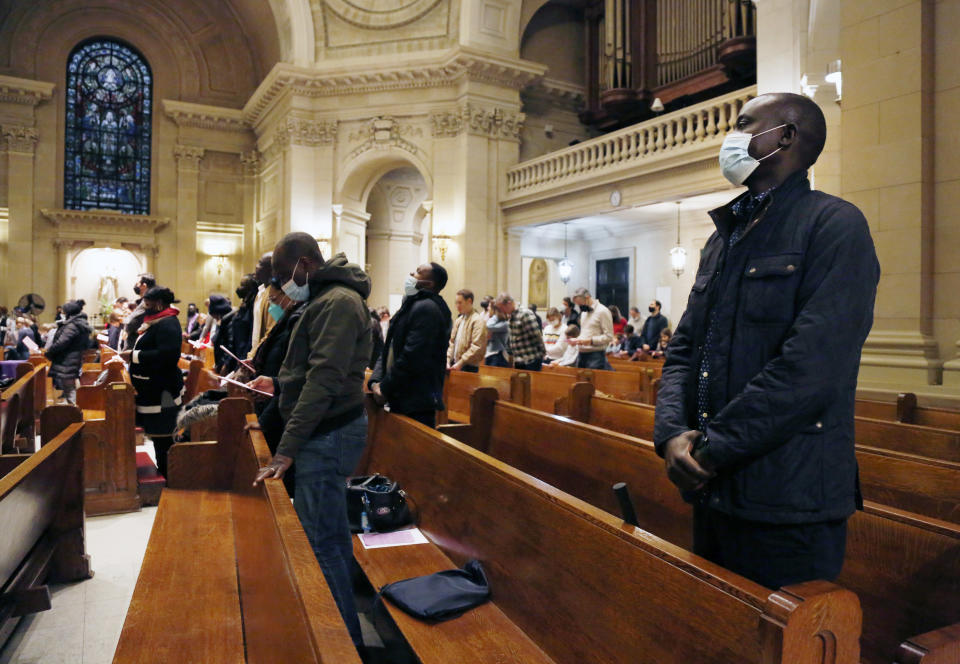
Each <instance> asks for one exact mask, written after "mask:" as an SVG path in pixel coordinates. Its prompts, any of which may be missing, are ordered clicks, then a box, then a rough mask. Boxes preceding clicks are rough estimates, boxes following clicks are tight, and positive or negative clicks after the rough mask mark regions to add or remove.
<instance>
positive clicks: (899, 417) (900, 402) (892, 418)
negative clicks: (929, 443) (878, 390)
mask: <svg viewBox="0 0 960 664" xmlns="http://www.w3.org/2000/svg"><path fill="white" fill-rule="evenodd" d="M856 407H857V415H858V416H859V417H868V418H871V419H875V420H887V421H889V422H902V423H904V424H917V425H920V426H925V427H932V428H934V429H947V430H949V431H960V410H951V409H949V408H934V407H930V406H920V405H919V404H918V403H917V395H916V394H914V393H912V392H904V393H902V394H899V395H897V400H896V401H895V402H894V401H889V402H888V401H873V400H870V399H857V406H856Z"/></svg>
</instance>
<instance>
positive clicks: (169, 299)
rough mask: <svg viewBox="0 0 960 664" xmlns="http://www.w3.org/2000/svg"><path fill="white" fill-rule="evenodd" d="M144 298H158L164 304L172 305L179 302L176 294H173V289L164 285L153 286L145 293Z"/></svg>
mask: <svg viewBox="0 0 960 664" xmlns="http://www.w3.org/2000/svg"><path fill="white" fill-rule="evenodd" d="M143 299H144V300H156V301H158V302H163V304H164V305H166V306H170V305H171V304H173V303H174V302H179V301H180V300H178V299H177V298H176V296H175V295H174V294H173V291H172V290H170V289H169V288H165V287H163V286H153V287H152V288H150V290H148V291H147V292H146V293H144V294H143Z"/></svg>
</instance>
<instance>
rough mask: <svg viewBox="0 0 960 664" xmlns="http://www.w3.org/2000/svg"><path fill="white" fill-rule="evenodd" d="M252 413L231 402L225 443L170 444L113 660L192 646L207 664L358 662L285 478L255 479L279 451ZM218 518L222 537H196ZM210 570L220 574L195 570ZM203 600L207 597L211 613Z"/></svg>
mask: <svg viewBox="0 0 960 664" xmlns="http://www.w3.org/2000/svg"><path fill="white" fill-rule="evenodd" d="M250 411H251V407H250V402H249V401H247V400H246V399H225V400H223V401H222V402H220V409H219V412H218V425H219V434H218V439H217V440H216V441H214V442H191V443H180V444H177V445H175V446H174V447H172V448H171V449H170V456H169V474H170V477H169V478H168V479H169V484H168V488H167V489H166V490H165V491H164V494H163V497H162V498H161V503H160V508H159V511H158V514H157V523H156V525H154V530H153V533H152V534H151V538H150V543H149V545H148V548H147V555H146V557H145V559H144V565H143V570H142V571H141V574H140V579H139V580H138V581H137V587H136V589H135V591H134V596H133V599H132V601H131V603H130V609H129V611H128V613H127V619H126V622H125V623H124V628H123V632H122V634H121V638H120V643H119V644H118V647H117V653H116V657H115V659H114V661H117V662H120V661H123V662H126V661H148V660H150V658H151V656H153V654H154V653H157V652H169V653H171V654H176V653H180V654H182V653H186V652H189V653H191V655H193V656H194V657H196V659H197V661H204V662H207V663H216V662H237V661H240V662H243V661H246V662H273V661H276V662H317V663H336V664H339V663H341V662H343V663H344V664H359V662H360V660H359V657H358V656H357V653H356V650H355V649H354V647H353V644H352V643H351V641H350V637H349V635H348V634H347V630H346V627H345V626H344V624H343V621H342V620H341V619H340V614H339V611H338V609H337V607H336V604H335V602H334V601H333V596H332V595H331V594H330V590H329V588H328V587H327V585H326V581H325V580H324V578H323V573H322V572H321V570H320V567H319V565H318V564H317V562H316V558H315V557H314V554H313V550H312V549H311V547H310V544H309V542H308V541H307V538H306V534H305V533H304V532H303V528H302V526H301V525H300V522H299V520H298V518H297V515H296V513H295V512H294V510H293V506H292V505H291V503H290V498H289V496H288V495H287V493H286V490H285V489H284V487H283V484H282V482H281V481H280V480H267V481H266V482H265V483H263V484H261V485H260V486H257V487H253V486H252V481H253V478H254V476H255V475H256V471H257V469H258V468H259V467H260V466H262V465H265V464H266V463H267V462H268V461H269V459H270V452H269V450H268V449H267V445H266V442H265V441H264V439H263V436H262V435H261V434H260V433H259V432H249V433H248V432H244V430H243V428H244V425H245V424H246V423H247V422H249V423H256V418H255V416H253V415H250ZM212 524H216V526H217V530H218V531H217V532H214V533H208V532H200V533H196V534H195V533H194V532H193V531H194V529H200V530H203V529H204V527H205V526H207V525H212ZM205 538H206V539H205ZM191 557H192V558H193V559H192V560H191ZM208 569H209V570H210V572H211V574H213V575H216V576H214V577H210V576H206V575H204V574H198V573H197V570H208ZM198 597H204V598H209V602H208V603H205V604H203V609H204V611H203V614H202V615H198V613H197V611H196V606H197V602H198V600H197V599H196V598H198ZM151 661H152V660H151Z"/></svg>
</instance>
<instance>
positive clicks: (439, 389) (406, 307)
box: [370, 290, 453, 413]
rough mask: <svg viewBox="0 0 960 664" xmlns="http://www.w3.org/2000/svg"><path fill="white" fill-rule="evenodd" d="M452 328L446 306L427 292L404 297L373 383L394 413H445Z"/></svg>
mask: <svg viewBox="0 0 960 664" xmlns="http://www.w3.org/2000/svg"><path fill="white" fill-rule="evenodd" d="M452 325H453V322H452V318H451V316H450V308H449V307H448V306H447V303H446V302H444V301H443V298H442V297H440V296H439V295H437V294H436V293H433V292H432V291H427V290H420V291H417V294H416V295H412V296H410V297H408V298H406V299H405V300H404V301H403V305H401V307H400V310H399V311H398V312H397V313H396V315H395V316H394V317H393V318H391V319H390V328H389V329H388V330H387V339H386V341H385V342H384V344H383V352H382V353H381V354H380V359H378V360H377V366H376V367H374V370H373V375H372V376H371V377H370V384H371V385H373V384H374V383H380V391H381V392H382V393H383V396H384V397H385V398H386V400H387V403H389V404H390V410H391V411H393V412H395V413H423V412H428V411H431V410H443V408H444V405H443V380H444V378H445V377H446V369H447V346H448V345H449V342H450V328H451V326H452ZM391 350H392V351H393V352H392V355H393V363H392V364H391V363H390V356H391Z"/></svg>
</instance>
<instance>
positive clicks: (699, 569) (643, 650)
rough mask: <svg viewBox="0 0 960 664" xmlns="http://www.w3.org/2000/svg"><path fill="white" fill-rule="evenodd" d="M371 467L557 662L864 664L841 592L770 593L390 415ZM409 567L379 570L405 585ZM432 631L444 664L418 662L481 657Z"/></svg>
mask: <svg viewBox="0 0 960 664" xmlns="http://www.w3.org/2000/svg"><path fill="white" fill-rule="evenodd" d="M365 468H366V470H367V471H374V470H375V471H378V472H381V473H384V474H387V475H389V476H390V477H391V478H393V479H395V480H397V481H398V482H400V484H401V485H402V486H403V487H404V489H405V490H406V491H407V492H408V494H410V495H411V496H412V497H414V499H415V501H416V503H417V505H418V508H419V510H420V529H421V531H423V533H424V534H425V535H426V536H427V538H428V539H429V540H430V541H431V542H432V543H433V544H435V545H436V546H438V547H439V548H440V549H441V550H442V551H443V553H444V554H445V555H446V556H448V557H449V558H450V560H451V561H452V563H453V564H455V565H462V564H463V563H464V562H465V561H466V560H467V559H470V558H477V559H479V560H480V561H482V563H483V565H484V569H485V570H486V572H487V576H488V578H489V580H490V583H491V589H492V594H493V602H494V604H495V605H496V607H497V608H498V609H500V610H501V611H502V612H503V613H504V615H505V616H506V617H507V618H508V619H509V620H510V621H511V622H512V623H513V624H515V625H516V626H517V627H518V628H520V629H521V630H523V632H524V633H525V635H526V636H527V637H528V638H529V639H531V640H532V641H533V642H534V643H535V644H536V645H537V646H538V647H539V648H540V649H541V650H542V651H543V652H545V653H546V655H547V656H549V657H550V658H552V659H553V661H555V662H557V663H558V664H583V663H584V662H603V663H604V664H620V663H624V664H626V663H628V662H629V663H630V664H634V663H635V662H638V661H647V662H657V663H658V664H671V663H681V662H682V663H684V664H686V663H690V662H696V663H697V664H711V663H717V664H719V663H721V662H722V663H724V664H729V663H730V662H738V663H747V662H763V663H765V664H773V663H774V662H782V663H786V662H790V663H791V664H804V663H808V662H827V661H829V662H843V663H849V664H852V663H853V662H856V661H857V658H858V655H859V646H858V637H859V629H860V614H859V608H858V605H857V601H856V599H855V597H854V596H853V594H852V593H850V592H848V591H845V590H843V589H840V588H838V587H837V586H835V585H833V584H830V583H826V582H813V583H810V584H801V585H799V586H794V587H791V588H788V589H784V590H781V591H779V592H771V591H770V590H768V589H766V588H763V587H761V586H759V585H757V584H755V583H752V582H750V581H748V580H746V579H744V578H742V577H739V576H738V575H735V574H732V573H730V572H728V571H726V570H723V569H722V568H720V567H718V566H716V565H713V564H711V563H709V562H707V561H705V560H702V559H700V558H699V557H697V556H694V555H692V554H690V553H688V552H686V551H683V550H682V549H680V548H678V547H676V546H674V545H672V544H669V543H667V542H665V541H664V540H661V539H660V538H658V537H655V536H653V535H651V534H649V533H647V532H643V531H640V530H639V529H635V528H632V527H627V526H625V525H624V524H623V523H622V521H620V520H619V519H617V518H615V517H613V516H611V515H609V514H606V513H605V512H603V511H602V510H599V509H597V508H595V507H593V506H591V505H588V504H587V503H584V502H582V501H580V500H578V499H576V498H573V497H572V496H570V495H568V494H565V493H563V492H562V491H559V490H558V489H555V488H553V487H550V486H548V485H546V484H545V483H543V482H541V481H539V480H537V479H535V478H533V477H531V476H529V475H527V474H525V473H523V472H520V471H519V470H517V469H515V468H512V467H511V466H509V465H507V464H505V463H502V462H500V461H497V460H496V459H493V458H492V457H490V456H488V455H486V454H483V453H481V452H479V451H477V450H475V449H473V448H471V447H469V446H467V445H464V444H462V443H459V442H457V441H455V440H453V439H451V438H449V437H447V436H445V435H443V434H442V433H439V432H437V431H434V430H432V429H429V428H427V427H424V426H423V425H420V424H419V423H416V422H414V421H413V420H410V419H409V418H406V417H402V416H398V415H393V414H389V413H384V412H382V411H378V412H377V413H376V414H375V416H374V419H373V423H372V428H371V444H370V448H369V450H368V455H367V461H366V465H365ZM403 548H408V547H403ZM367 553H369V552H367ZM401 554H402V551H401V550H400V549H398V550H397V552H396V553H394V554H393V555H395V556H396V557H397V558H398V559H399V558H400V556H401ZM409 571H411V570H407V569H402V568H400V569H397V570H396V573H395V574H394V573H383V574H384V578H389V579H390V580H397V579H399V578H403V577H404V576H407V575H408V572H409ZM430 627H434V628H435V627H437V626H430ZM417 628H418V629H422V628H423V627H422V626H420V625H418V626H417ZM490 631H493V628H491V630H490ZM433 635H434V638H435V639H436V640H443V641H444V642H445V645H446V646H447V647H446V648H445V649H444V651H443V655H442V657H443V658H438V659H436V660H430V659H424V658H423V657H422V656H421V661H422V662H423V664H430V663H431V662H432V661H438V662H444V664H446V663H449V662H459V661H463V660H461V659H460V658H459V657H460V656H461V650H462V651H463V652H464V653H469V652H472V650H473V646H471V644H470V643H459V642H452V643H451V642H447V641H446V639H442V638H441V636H440V635H441V632H440V631H438V630H436V629H434V630H433ZM487 637H488V638H493V636H492V635H490V634H489V633H488V635H487ZM823 638H825V639H826V640H827V641H828V642H829V643H830V644H831V647H830V648H827V649H824V648H823V645H822V644H823V640H822V639H823ZM500 640H501V641H502V642H503V643H504V645H505V646H506V645H508V644H510V643H512V641H507V639H506V638H505V637H504V635H500ZM464 656H467V655H466V654H465V655H464ZM484 661H488V662H491V661H503V662H512V661H524V660H522V659H521V660H518V659H517V658H515V657H514V658H500V659H497V658H494V657H490V658H487V659H486V660H484Z"/></svg>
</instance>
